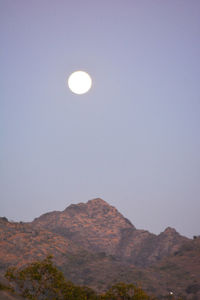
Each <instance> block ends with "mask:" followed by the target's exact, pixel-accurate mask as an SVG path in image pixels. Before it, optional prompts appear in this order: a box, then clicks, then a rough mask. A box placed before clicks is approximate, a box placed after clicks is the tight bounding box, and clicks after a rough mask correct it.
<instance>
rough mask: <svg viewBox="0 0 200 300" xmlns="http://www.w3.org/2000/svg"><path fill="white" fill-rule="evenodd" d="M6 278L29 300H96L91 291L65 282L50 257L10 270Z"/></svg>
mask: <svg viewBox="0 0 200 300" xmlns="http://www.w3.org/2000/svg"><path fill="white" fill-rule="evenodd" d="M6 278H7V279H8V280H9V281H10V282H13V283H14V285H15V290H16V292H17V293H18V294H20V295H21V296H23V297H26V298H28V299H31V300H86V299H91V300H93V299H97V295H96V294H95V292H94V291H93V290H92V289H89V288H86V287H77V286H75V285H74V284H73V283H72V282H70V281H66V280H65V277H64V275H63V273H62V272H61V271H60V270H58V269H57V268H56V266H54V265H53V263H52V256H48V257H46V258H45V259H44V260H42V261H37V262H34V263H31V264H30V265H29V266H27V267H25V268H23V269H21V270H18V269H16V268H10V269H8V271H7V272H6Z"/></svg>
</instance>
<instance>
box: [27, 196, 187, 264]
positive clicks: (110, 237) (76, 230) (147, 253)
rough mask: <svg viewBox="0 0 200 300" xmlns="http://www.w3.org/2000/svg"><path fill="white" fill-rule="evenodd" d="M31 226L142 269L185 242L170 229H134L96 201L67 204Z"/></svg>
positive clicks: (117, 214) (103, 202) (104, 204)
mask: <svg viewBox="0 0 200 300" xmlns="http://www.w3.org/2000/svg"><path fill="white" fill-rule="evenodd" d="M32 225H33V226H34V228H36V229H46V230H48V231H51V232H54V233H57V234H59V235H61V236H63V237H65V238H68V239H70V240H71V241H73V242H75V243H76V244H77V245H79V246H81V247H83V248H84V249H86V250H88V251H91V250H92V251H94V252H105V253H106V254H108V255H114V256H115V257H116V258H118V259H120V260H123V261H127V262H129V263H133V264H134V265H137V266H142V267H144V266H148V265H150V264H152V263H154V262H156V261H158V260H160V259H162V258H163V257H164V256H166V255H170V254H172V253H173V252H175V251H176V250H177V249H178V248H179V246H180V245H181V244H182V243H183V242H185V241H187V240H188V239H187V238H185V237H182V236H181V235H179V234H178V233H177V232H176V231H175V229H172V228H167V229H166V230H165V231H164V232H163V233H161V234H160V235H158V236H157V235H155V234H152V233H149V232H148V231H145V230H137V229H136V228H135V227H134V226H133V225H132V224H131V222H130V221H129V220H127V219H126V218H124V217H123V215H122V214H120V213H119V212H118V211H117V209H116V208H114V207H113V206H110V205H109V204H108V203H106V202H105V201H104V200H102V199H100V198H97V199H93V200H90V201H88V202H87V203H86V204H85V203H80V204H77V205H74V204H73V205H70V206H69V207H67V208H66V209H65V210H64V211H63V212H58V211H56V212H51V213H47V214H44V215H42V216H41V217H39V218H37V219H35V220H34V221H33V222H32Z"/></svg>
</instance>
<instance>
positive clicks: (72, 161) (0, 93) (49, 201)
mask: <svg viewBox="0 0 200 300" xmlns="http://www.w3.org/2000/svg"><path fill="white" fill-rule="evenodd" d="M199 16H200V1H199V0H190V1H188V0H187V1H186V0H180V1H179V0H168V1H164V0H159V1H158V0H137V1H136V0H125V1H122V0H109V1H108V0H101V1H97V0H85V1H82V0H65V1H64V0H48V1H47V0H42V1H41V0H30V1H27V0H18V1H14V0H1V1H0V41H1V49H0V66H1V67H0V216H2V217H3V216H6V217H7V218H8V219H9V220H14V221H31V220H33V219H34V218H35V217H38V216H39V215H41V214H43V213H46V212H48V211H53V210H63V209H65V208H66V207H67V206H69V205H70V204H72V203H74V204H76V203H80V202H87V201H88V200H90V199H93V198H97V197H100V198H102V199H104V200H105V201H107V202H108V203H109V204H111V205H113V206H115V207H116V208H117V209H118V210H119V211H120V212H121V213H122V214H123V215H124V216H125V217H127V218H128V219H129V220H130V221H131V222H132V223H133V224H134V225H135V226H136V227H137V228H139V229H145V230H149V231H150V232H153V233H156V234H159V233H160V232H162V231H164V229H165V228H166V227H168V226H170V227H173V228H176V230H177V231H178V232H179V233H180V234H182V235H185V236H188V237H192V236H193V235H199V234H200V217H199V212H200V83H199V80H200V17H199ZM76 70H84V71H86V72H88V73H89V74H90V76H91V77H92V80H93V85H92V88H91V90H90V91H89V92H88V93H86V94H84V95H76V94H73V93H72V92H71V91H70V90H69V88H68V86H67V79H68V77H69V75H70V74H71V73H72V72H74V71H76Z"/></svg>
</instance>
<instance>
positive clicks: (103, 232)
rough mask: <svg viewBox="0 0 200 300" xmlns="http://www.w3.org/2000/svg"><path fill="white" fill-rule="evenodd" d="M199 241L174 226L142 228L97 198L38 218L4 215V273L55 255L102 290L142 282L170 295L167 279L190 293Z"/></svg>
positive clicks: (0, 250) (76, 278)
mask: <svg viewBox="0 0 200 300" xmlns="http://www.w3.org/2000/svg"><path fill="white" fill-rule="evenodd" d="M198 245H199V239H196V240H191V239H189V238H186V237H183V236H181V235H180V234H179V233H178V232H177V231H176V230H175V229H174V228H171V227H167V228H166V229H165V230H164V231H163V232H161V233H160V234H159V235H156V234H153V233H150V232H148V231H147V230H141V229H136V228H135V226H134V225H133V224H132V223H131V222H130V221H129V220H128V219H126V218H125V217H124V216H123V215H122V214H121V213H120V212H119V211H118V210H117V209H116V208H115V207H113V206H111V205H109V204H108V203H107V202H106V201H104V200H103V199H100V198H96V199H92V200H89V201H88V202H87V203H79V204H71V205H70V206H68V207H66V208H65V209H64V210H63V211H53V212H48V213H46V214H42V215H41V216H39V217H38V218H35V219H34V220H33V221H32V222H27V223H26V222H9V221H8V220H7V219H6V218H5V217H3V218H0V257H1V258H0V273H1V274H3V272H5V270H6V268H7V267H9V266H11V265H16V266H18V267H20V266H23V265H26V264H27V263H29V262H31V261H33V260H37V259H42V258H43V257H45V256H46V255H48V254H53V256H54V261H55V263H56V264H57V265H58V267H59V268H61V269H62V270H63V272H64V273H65V275H66V276H67V278H69V279H70V280H72V281H73V282H74V283H77V284H87V285H89V286H91V287H92V288H95V289H96V290H104V289H105V288H107V287H108V286H109V285H111V284H112V283H113V282H116V281H125V282H138V281H139V282H142V285H143V286H144V288H145V289H146V291H148V292H150V293H154V294H156V295H164V294H165V295H166V293H167V291H168V288H169V287H168V286H167V285H166V284H165V281H166V282H169V285H170V287H171V288H174V289H176V290H177V291H178V292H179V294H182V295H184V294H186V291H185V289H184V284H185V286H186V287H187V286H191V285H192V284H193V283H194V284H196V283H195V282H198V283H199V284H200V282H199V280H198V275H197V274H199V273H200V263H199V264H197V263H196V261H198V262H199V260H198V259H199V257H200V255H199V254H200V247H199V246H198ZM188 249H189V250H188ZM188 251H189V252H188ZM190 256H191V257H193V258H192V259H191V266H190V265H189V261H190ZM184 261H185V262H187V263H185V264H186V265H185V266H184ZM172 264H174V265H175V266H176V270H174V269H173V268H172ZM170 268H171V269H170ZM184 272H187V273H188V274H191V279H190V278H188V277H186V276H185V275H184V276H185V277H184V278H183V279H182V281H180V276H182V275H181V274H184ZM198 272H199V273H198ZM192 274H193V275H192ZM159 276H160V277H159ZM169 276H170V278H172V280H170V279H169ZM192 276H193V277H192ZM158 278H161V279H159V281H158ZM178 279H179V281H180V282H178ZM176 285H177V287H176ZM188 290H190V288H188ZM197 292H198V291H197Z"/></svg>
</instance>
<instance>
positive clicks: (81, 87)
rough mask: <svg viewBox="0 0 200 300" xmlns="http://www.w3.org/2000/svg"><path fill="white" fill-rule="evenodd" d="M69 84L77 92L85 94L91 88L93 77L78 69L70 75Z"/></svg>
mask: <svg viewBox="0 0 200 300" xmlns="http://www.w3.org/2000/svg"><path fill="white" fill-rule="evenodd" d="M68 86H69V89H70V90H71V91H72V92H73V93H75V94H78V95H81V94H85V93H87V92H88V91H89V90H90V89H91V86H92V78H91V77H90V75H89V74H88V73H86V72H84V71H76V72H73V73H72V74H71V75H70V76H69V78H68Z"/></svg>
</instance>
